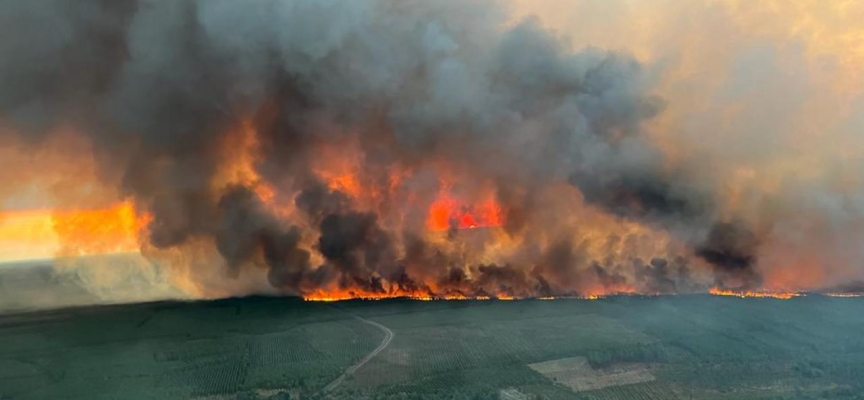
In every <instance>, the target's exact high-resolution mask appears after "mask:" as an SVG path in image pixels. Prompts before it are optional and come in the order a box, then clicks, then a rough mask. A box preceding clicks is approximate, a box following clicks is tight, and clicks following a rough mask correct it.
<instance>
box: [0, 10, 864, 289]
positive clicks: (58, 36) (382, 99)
mask: <svg viewBox="0 0 864 400" xmlns="http://www.w3.org/2000/svg"><path fill="white" fill-rule="evenodd" d="M0 26H2V28H0V29H2V30H3V33H4V34H3V38H2V39H0V59H2V60H3V61H2V64H0V86H2V87H3V88H4V89H3V90H2V91H0V123H2V125H3V129H2V130H0V132H2V133H0V135H3V136H4V137H3V139H8V140H13V139H14V140H16V141H20V142H22V143H25V144H24V145H22V146H21V148H22V149H25V150H22V151H29V150H26V149H32V148H36V149H38V148H40V146H42V143H47V142H48V141H50V140H51V138H52V137H55V136H56V132H58V131H60V130H63V131H64V132H73V133H74V136H76V137H83V138H85V139H86V140H87V142H88V143H89V144H90V146H91V147H92V154H91V155H89V156H91V157H93V159H95V160H96V164H97V166H98V181H99V185H101V186H103V187H109V188H113V189H114V190H116V192H117V195H116V196H117V200H118V201H122V200H126V201H131V202H132V204H134V206H135V209H136V210H138V212H140V213H142V214H143V215H146V224H145V226H144V227H143V228H142V229H141V237H140V238H139V241H140V243H141V244H140V246H141V253H142V254H143V255H144V256H145V257H147V258H148V259H149V260H150V261H151V262H152V263H154V264H159V265H163V266H165V267H166V268H167V269H168V270H169V271H170V273H169V275H172V276H173V278H171V279H174V284H175V285H176V286H178V287H180V288H182V289H183V290H186V291H187V292H191V293H192V295H195V296H219V295H229V294H243V293H250V292H252V293H282V294H291V295H302V296H306V297H340V296H349V297H350V296H395V295H409V296H424V297H477V296H493V297H512V296H518V297H527V296H560V295H595V294H602V293H678V292H689V291H698V290H704V289H706V288H707V287H708V286H720V287H724V288H739V289H740V288H745V289H751V288H760V287H762V286H763V285H764V284H765V283H766V277H765V274H766V271H769V270H770V269H771V268H770V267H764V266H763V264H762V260H763V256H764V255H766V254H767V255H768V258H769V259H772V257H773V256H772V254H777V252H776V250H773V249H775V248H776V246H781V245H784V244H783V243H786V242H788V240H787V239H788V238H789V236H787V235H785V232H783V230H784V229H785V228H784V224H805V225H806V224H808V223H810V224H816V225H818V224H820V223H821V221H823V219H822V217H815V218H816V220H808V219H806V218H805V219H794V218H791V219H790V218H787V217H789V216H790V215H798V213H799V212H800V214H801V215H804V214H806V215H817V216H821V215H825V214H826V212H827V211H824V210H823V209H822V208H823V207H835V202H834V200H832V198H830V195H826V196H829V197H828V198H825V197H820V196H821V192H819V189H818V187H817V189H811V188H812V186H807V187H804V188H802V190H796V191H791V192H790V189H789V188H787V187H778V188H777V190H776V192H774V193H772V194H771V195H770V196H757V195H754V194H752V193H749V194H748V193H743V194H742V193H739V194H738V195H737V197H736V196H732V195H731V194H730V192H729V191H728V189H729V187H730V186H729V185H725V184H724V181H723V180H722V179H719V178H718V177H720V176H721V174H726V173H727V172H726V171H729V170H730V168H731V167H728V166H729V165H733V164H736V163H738V161H739V160H743V159H746V157H739V156H737V155H732V154H733V150H730V149H729V148H728V147H724V149H725V150H719V151H717V152H716V153H717V154H715V155H713V156H710V157H709V156H700V154H703V153H700V151H702V150H698V149H694V150H693V152H690V153H684V155H683V156H682V155H681V153H680V152H675V151H673V150H670V148H671V147H670V146H671V145H670V143H673V144H674V143H678V142H683V141H684V140H683V139H681V137H683V134H680V135H681V136H679V137H678V138H675V137H672V138H670V136H672V135H675V133H674V132H679V131H680V129H679V128H680V127H681V126H684V125H686V124H685V123H683V122H680V123H679V121H677V120H675V121H673V122H674V123H673V122H670V119H671V118H673V117H674V118H677V116H678V114H677V113H678V112H679V110H680V107H681V106H679V105H676V101H677V100H679V99H680V98H679V96H678V95H677V94H675V93H673V92H671V91H670V90H669V87H670V86H669V84H668V74H669V73H670V72H667V71H669V69H664V67H663V65H662V64H663V63H661V62H659V61H656V60H654V61H652V62H648V63H646V62H644V61H641V62H640V61H639V60H637V59H636V58H635V56H633V55H631V54H629V53H627V52H625V51H612V50H602V49H599V48H596V47H585V48H581V49H578V50H574V48H575V47H576V46H574V45H573V43H572V42H569V41H568V39H566V38H565V37H563V36H561V35H560V33H557V32H556V31H553V30H550V29H548V28H547V27H545V26H544V25H543V24H542V23H541V22H540V21H539V20H536V19H532V18H526V19H519V20H518V21H515V22H514V21H513V20H512V16H511V14H510V12H509V10H507V9H506V8H505V7H503V6H502V5H501V4H499V3H495V2H485V1H471V2H463V1H458V2H457V1H436V2H427V1H387V0H381V1H374V0H358V1H350V2H345V1H328V0H324V1H315V2H303V1H259V2H255V3H240V2H236V1H229V0H210V1H174V2H164V1H144V0H141V1H137V2H133V1H124V2H116V1H101V2H100V1H91V2H68V1H48V0H46V1H39V2H29V1H8V2H4V3H2V4H0ZM46 27H50V29H48V28H46ZM754 57H757V58H758V57H761V56H760V55H759V54H756V55H754ZM742 62H747V61H746V60H745V61H742ZM666 68H673V67H666ZM729 90H730V91H731V92H730V93H728V94H727V95H728V96H732V97H734V96H739V95H741V96H743V94H740V93H736V92H735V91H739V92H740V91H745V90H746V89H744V88H739V89H734V88H733V89H729ZM790 101H791V100H790ZM776 112H777V113H782V112H783V110H776ZM694 115H695V114H694ZM694 118H696V117H694ZM765 118H772V116H765ZM743 121H744V122H741V124H742V125H741V126H740V129H742V130H752V129H755V130H758V129H760V125H759V122H758V121H755V120H754V121H750V120H746V119H745V120H743ZM664 124H665V126H667V127H671V128H670V129H669V131H670V132H673V133H670V134H668V135H667V136H661V135H658V134H657V129H658V125H664ZM716 126H723V125H722V124H719V123H718V124H716ZM682 129H683V128H682ZM717 129H720V128H717ZM766 134H770V132H769V133H766ZM718 140H719V139H718ZM730 140H731V139H730ZM723 144H724V145H725V143H723ZM757 145H758V144H757ZM736 146H737V147H736V148H738V149H741V145H736ZM680 148H682V149H683V148H686V147H685V146H684V145H682V146H681V147H680ZM705 151H710V150H705ZM714 165H719V166H720V167H717V168H716V170H717V171H718V172H717V175H713V176H712V175H710V174H709V172H708V171H710V170H712V168H713V167H712V166H714ZM741 165H743V164H741ZM856 198H858V199H859V200H860V197H856ZM772 199H777V200H776V201H775V202H774V203H771V201H773V200H772ZM769 204H773V205H769ZM85 205H86V204H85ZM807 207H810V208H816V210H813V212H805V211H801V210H803V209H804V208H807ZM836 207H839V208H840V209H842V210H843V211H838V212H844V213H852V214H854V213H855V212H854V211H851V209H849V208H848V207H846V208H844V207H843V206H840V205H836ZM860 215H861V214H854V216H855V219H856V220H860V219H861V217H860ZM796 221H797V222H796ZM808 221H809V222H808ZM809 226H810V227H812V226H813V225H809ZM792 229H794V227H793V228H792ZM844 229H845V228H844ZM778 237H779V238H780V239H776V238H778ZM193 254H194V255H203V256H201V257H199V256H195V257H192V256H191V255H193ZM811 257H812V258H813V259H816V260H819V262H825V260H822V259H820V255H818V254H815V255H811ZM192 259H194V261H193V260H192ZM204 260H206V262H204ZM775 261H776V260H775ZM820 283H821V282H820Z"/></svg>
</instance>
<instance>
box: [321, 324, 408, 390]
mask: <svg viewBox="0 0 864 400" xmlns="http://www.w3.org/2000/svg"><path fill="white" fill-rule="evenodd" d="M354 318H357V319H359V320H361V321H363V322H365V323H367V324H369V325H372V326H374V327H376V328H378V329H380V330H381V331H382V332H384V335H385V336H384V340H382V341H381V344H379V345H378V347H376V348H375V350H372V352H371V353H369V354H367V355H366V357H363V358H362V359H361V360H360V361H357V363H355V364H354V365H352V366H350V367H348V368H347V369H345V372H343V373H342V375H339V377H338V378H336V379H334V380H333V382H330V383H329V384H327V386H325V387H324V389H321V392H322V393H327V392H329V391H331V390H333V389H334V388H336V387H337V386H339V384H340V383H342V381H343V380H345V378H347V377H348V375H351V374H353V373H354V372H355V371H357V370H358V369H360V367H362V366H363V365H364V364H366V363H367V362H369V360H371V359H372V358H373V357H375V356H376V355H378V353H380V352H381V350H384V348H386V347H387V345H389V344H390V341H391V340H393V331H391V330H390V328H388V327H386V326H384V325H381V324H379V323H377V322H375V321H370V320H368V319H365V318H360V317H357V316H355V317H354Z"/></svg>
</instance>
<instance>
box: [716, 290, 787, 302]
mask: <svg viewBox="0 0 864 400" xmlns="http://www.w3.org/2000/svg"><path fill="white" fill-rule="evenodd" d="M708 293H711V294H712V295H715V296H733V297H741V298H746V297H754V298H772V299H780V300H789V299H792V298H795V297H799V296H803V294H802V293H798V292H772V291H761V290H760V291H755V290H729V289H720V288H716V287H713V288H711V289H709V291H708Z"/></svg>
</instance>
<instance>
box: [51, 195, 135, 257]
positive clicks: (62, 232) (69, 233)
mask: <svg viewBox="0 0 864 400" xmlns="http://www.w3.org/2000/svg"><path fill="white" fill-rule="evenodd" d="M52 220H53V227H54V232H55V233H56V234H57V237H58V239H59V240H60V244H61V246H62V248H61V250H60V252H61V255H64V256H71V255H82V254H104V253H120V252H132V251H137V250H138V248H139V243H138V234H139V232H140V231H141V230H142V229H143V228H144V227H145V226H146V225H147V223H148V222H149V220H150V216H149V215H147V214H143V215H139V213H138V212H136V210H135V206H134V205H133V204H132V203H131V202H128V201H124V202H122V203H118V204H115V205H113V206H111V207H109V208H104V209H95V210H57V211H54V212H53V213H52Z"/></svg>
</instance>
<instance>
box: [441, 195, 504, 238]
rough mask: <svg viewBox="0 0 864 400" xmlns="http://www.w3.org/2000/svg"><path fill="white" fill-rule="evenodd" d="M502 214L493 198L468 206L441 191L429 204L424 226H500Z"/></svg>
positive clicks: (446, 227)
mask: <svg viewBox="0 0 864 400" xmlns="http://www.w3.org/2000/svg"><path fill="white" fill-rule="evenodd" d="M503 215H504V213H503V211H502V210H501V206H500V205H499V204H498V203H497V202H496V201H495V200H494V199H490V200H487V201H484V202H481V203H478V204H475V205H470V206H469V205H463V204H459V203H458V202H457V201H456V200H454V199H453V198H451V197H450V196H448V195H447V194H446V193H442V194H441V195H439V196H438V198H437V199H435V201H434V202H432V204H431V205H430V206H429V213H428V216H427V218H426V226H427V228H428V229H429V230H432V231H446V230H448V229H450V227H451V226H452V227H455V228H456V229H474V228H482V227H492V226H501V225H503V223H504V218H503Z"/></svg>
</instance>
